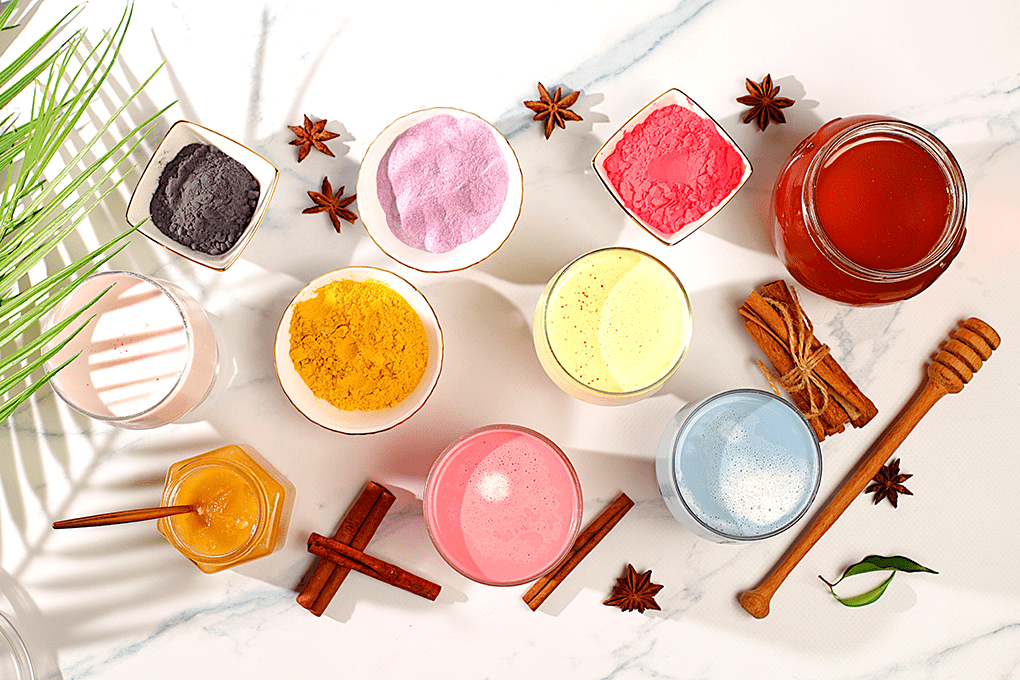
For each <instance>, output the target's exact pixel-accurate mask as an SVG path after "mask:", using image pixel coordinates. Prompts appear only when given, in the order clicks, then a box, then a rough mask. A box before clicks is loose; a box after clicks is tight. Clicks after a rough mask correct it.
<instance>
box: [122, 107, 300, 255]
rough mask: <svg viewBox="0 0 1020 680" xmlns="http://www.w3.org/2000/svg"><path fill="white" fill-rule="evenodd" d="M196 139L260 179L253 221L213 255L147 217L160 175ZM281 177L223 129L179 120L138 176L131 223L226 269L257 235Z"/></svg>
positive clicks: (165, 244) (129, 215)
mask: <svg viewBox="0 0 1020 680" xmlns="http://www.w3.org/2000/svg"><path fill="white" fill-rule="evenodd" d="M195 143H199V144H209V145H211V146H215V147H216V148H218V149H219V150H220V151H222V152H223V153H225V154H227V155H228V156H230V157H231V158H233V159H234V160H236V161H237V162H239V163H240V164H241V165H243V166H244V167H246V168H248V171H249V172H251V174H252V175H254V176H255V179H256V180H258V183H259V201H258V204H256V206H255V212H254V214H253V215H252V216H251V221H249V222H248V226H247V227H246V228H245V230H244V232H242V234H241V237H240V238H239V239H238V240H237V243H235V244H234V246H233V247H232V248H231V249H230V250H228V251H226V252H225V253H221V254H219V255H209V254H208V253H202V252H199V251H197V250H192V249H191V248H189V247H188V246H186V245H183V244H181V243H178V242H177V241H175V240H173V239H172V238H170V237H169V236H167V235H166V234H164V233H163V232H161V231H160V230H159V229H158V228H157V227H156V225H155V224H153V223H152V220H151V219H148V220H146V219H145V218H147V217H149V202H150V201H151V200H152V195H153V193H155V191H156V187H157V186H158V185H159V177H160V175H162V174H163V168H165V167H166V165H167V163H169V162H170V161H172V160H173V159H174V158H175V157H176V156H177V154H178V152H180V150H181V149H183V148H184V147H186V146H187V145H188V144H195ZM279 179H280V171H279V170H277V169H276V166H275V165H273V164H272V163H270V162H269V161H268V160H266V159H265V158H263V157H262V156H260V155H259V154H257V153H255V152H254V151H252V150H251V149H249V148H248V147H246V146H244V145H243V144H240V143H239V142H235V141H234V140H232V139H230V138H229V137H224V136H223V135H221V134H220V133H218V132H214V131H213V130H210V129H209V128H207V127H203V126H201V125H198V124H197V123H191V122H189V121H186V120H179V121H177V122H176V123H174V124H173V125H172V126H171V127H170V130H169V131H168V132H167V133H166V135H165V136H164V137H163V141H161V142H160V143H159V146H157V147H156V151H155V152H154V153H153V154H152V158H150V159H149V163H148V164H147V165H146V166H145V169H144V170H143V171H142V177H141V179H139V180H138V184H137V185H136V186H135V190H134V191H133V192H132V194H131V201H130V202H129V203H128V207H127V215H126V218H127V221H128V224H130V225H131V226H133V227H134V226H138V225H141V226H139V227H138V231H140V232H142V233H143V234H145V235H146V236H147V237H149V238H150V239H152V240H153V241H155V242H156V243H158V244H159V245H161V246H163V247H164V248H166V249H167V250H171V251H173V252H175V253H177V254H178V255H180V256H181V257H185V258H187V259H189V260H191V261H192V262H197V263H198V264H201V265H205V266H206V267H209V268H210V269H216V270H218V271H223V270H225V269H226V268H227V267H229V266H230V265H232V264H234V262H235V261H236V260H237V258H238V257H240V256H241V251H242V250H244V247H245V246H246V245H248V242H249V241H251V237H252V236H254V235H255V230H256V229H258V227H259V223H260V222H262V218H263V217H264V216H265V214H266V210H267V209H268V208H269V201H270V200H271V199H272V198H273V192H274V191H275V190H276V184H277V182H278V181H279ZM143 221H144V222H143Z"/></svg>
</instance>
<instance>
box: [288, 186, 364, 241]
mask: <svg viewBox="0 0 1020 680" xmlns="http://www.w3.org/2000/svg"><path fill="white" fill-rule="evenodd" d="M343 195H344V187H340V190H339V191H338V192H336V195H334V194H333V187H332V186H330V183H329V178H328V177H323V178H322V193H319V192H318V191H309V192H308V197H309V198H311V199H312V201H313V202H314V203H315V205H313V206H312V207H311V208H305V209H304V210H302V211H301V214H302V215H311V214H314V213H320V212H324V213H329V221H330V222H332V223H333V228H334V229H336V233H338V234H339V233H340V218H341V217H342V218H343V219H345V220H347V221H348V222H350V223H351V224H354V220H356V219H358V216H357V215H355V214H354V212H353V211H351V210H348V209H347V206H349V205H350V204H351V203H354V199H356V198H357V197H358V195H357V194H351V195H350V196H348V197H347V198H343Z"/></svg>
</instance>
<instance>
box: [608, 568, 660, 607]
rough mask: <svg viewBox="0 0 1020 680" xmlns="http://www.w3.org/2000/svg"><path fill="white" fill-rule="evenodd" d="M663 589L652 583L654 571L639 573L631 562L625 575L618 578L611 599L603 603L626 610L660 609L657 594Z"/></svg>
mask: <svg viewBox="0 0 1020 680" xmlns="http://www.w3.org/2000/svg"><path fill="white" fill-rule="evenodd" d="M660 590H662V586H660V585H657V584H655V583H652V572H651V571H646V572H644V573H643V574H638V573H637V570H636V569H634V567H633V566H632V565H630V564H628V565H627V570H626V571H625V572H624V573H623V576H621V577H620V578H618V579H616V585H615V586H613V592H612V593H611V594H610V595H609V599H608V600H606V601H605V602H603V603H602V604H605V605H609V606H610V607H619V608H620V609H622V610H623V611H625V612H629V611H632V610H634V609H636V610H638V611H639V612H644V610H646V609H659V605H658V604H656V602H655V594H656V593H657V592H659V591H660Z"/></svg>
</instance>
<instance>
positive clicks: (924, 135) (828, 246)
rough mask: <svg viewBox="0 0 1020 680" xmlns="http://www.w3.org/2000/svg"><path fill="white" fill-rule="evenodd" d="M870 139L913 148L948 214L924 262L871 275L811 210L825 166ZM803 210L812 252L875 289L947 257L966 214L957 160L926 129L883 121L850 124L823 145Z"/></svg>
mask: <svg viewBox="0 0 1020 680" xmlns="http://www.w3.org/2000/svg"><path fill="white" fill-rule="evenodd" d="M869 137H874V138H878V139H882V138H886V139H888V138H895V139H898V140H901V141H907V142H910V143H913V144H915V145H916V146H918V147H919V148H920V149H921V150H923V151H925V152H926V153H927V154H928V155H929V156H931V158H932V160H934V161H935V163H936V164H937V165H938V168H939V170H941V172H942V176H943V177H944V178H945V182H946V188H947V190H948V192H949V199H950V208H951V209H950V211H949V214H948V215H947V217H946V223H945V225H944V227H943V230H942V235H941V236H940V238H939V240H938V243H937V244H936V245H935V247H934V248H932V251H931V252H930V253H928V255H927V256H925V258H924V259H922V260H921V261H919V262H917V263H916V264H913V265H911V266H909V267H904V268H900V269H874V268H871V267H866V266H864V265H861V264H858V263H857V262H854V261H853V260H851V259H850V258H849V257H847V256H846V255H845V254H844V253H843V252H842V251H841V250H839V248H837V247H836V246H835V244H833V242H832V240H831V239H830V238H829V236H828V234H826V233H825V229H824V227H822V224H821V222H820V220H819V219H818V214H817V211H816V210H815V200H816V197H815V192H816V187H817V183H818V178H819V175H820V174H821V171H822V168H824V167H825V164H826V163H827V162H828V161H829V160H830V159H831V158H833V156H834V155H835V154H836V153H838V152H840V151H842V150H843V148H844V147H845V146H847V145H848V144H851V143H853V142H855V141H858V140H861V139H864V138H869ZM801 209H802V214H803V216H804V225H805V227H806V228H807V233H808V236H809V237H810V238H811V241H812V242H813V243H814V245H815V247H816V248H817V249H818V250H819V251H820V252H821V253H822V255H823V256H825V258H826V259H827V260H828V261H829V262H830V263H831V264H833V265H834V266H836V267H837V268H839V269H841V270H842V271H843V272H844V273H846V274H849V275H850V276H854V277H857V278H859V279H864V280H867V281H873V282H877V283H895V282H901V281H906V280H909V279H911V278H913V277H915V276H918V275H919V274H922V273H924V272H926V271H928V270H930V269H932V268H933V267H936V266H938V265H939V263H940V262H941V261H942V260H943V259H944V258H945V257H946V256H947V255H948V254H949V252H950V251H951V250H952V249H953V247H954V246H955V245H956V244H957V243H958V241H959V240H960V238H961V237H962V235H963V233H964V221H965V218H966V214H967V186H966V181H965V179H964V177H963V171H962V170H961V169H960V166H959V164H958V163H957V161H956V158H955V157H954V156H953V153H952V152H951V151H950V150H949V148H948V147H947V146H946V145H945V144H943V143H942V142H941V141H940V140H939V139H938V138H937V137H936V136H935V135H933V134H932V133H930V132H928V131H927V130H925V129H924V128H922V127H920V126H917V125H914V124H913V123H908V122H906V121H901V120H896V119H892V118H885V119H880V120H867V121H862V122H859V123H854V124H852V125H850V126H849V127H847V128H846V129H844V130H841V131H840V132H838V133H836V134H835V135H834V136H833V137H832V138H831V139H829V140H828V141H826V142H825V143H824V144H823V145H822V147H821V148H820V149H819V150H818V152H817V153H816V154H815V155H814V157H813V158H812V159H811V163H810V165H809V166H808V169H807V173H806V175H805V178H804V186H803V189H802V191H801Z"/></svg>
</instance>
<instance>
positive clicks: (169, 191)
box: [127, 120, 280, 271]
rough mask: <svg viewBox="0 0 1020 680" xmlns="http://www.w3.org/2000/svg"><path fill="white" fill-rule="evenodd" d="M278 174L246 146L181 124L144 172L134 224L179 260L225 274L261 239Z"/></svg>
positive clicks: (133, 207) (131, 210) (132, 206)
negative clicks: (261, 225)
mask: <svg viewBox="0 0 1020 680" xmlns="http://www.w3.org/2000/svg"><path fill="white" fill-rule="evenodd" d="M279 176H280V173H279V171H278V170H277V169H276V167H275V166H274V165H273V164H272V163H270V162H269V161H268V160H266V159H265V158H263V157H262V156H260V155H259V154H257V153H255V152H254V151H252V150H251V149H249V148H248V147H246V146H244V145H243V144H240V143H238V142H235V141H234V140H232V139H230V138H228V137H224V136H223V135H221V134H219V133H217V132H214V131H213V130H210V129H209V128H206V127H203V126H201V125H198V124H196V123H191V122H188V121H183V120H181V121H177V122H176V123H174V124H173V126H172V127H171V128H170V130H169V132H167V133H166V136H165V137H163V141H161V142H160V143H159V146H158V147H156V151H155V153H153V155H152V159H150V160H149V164H148V165H147V166H146V167H145V170H144V171H143V172H142V177H141V179H139V181H138V185H137V186H136V187H135V190H134V193H133V194H132V195H131V201H130V202H129V203H128V208H127V221H128V223H129V224H131V225H132V226H138V230H139V231H141V232H142V233H143V234H145V235H146V236H147V237H148V238H150V239H151V240H153V241H155V242H156V243H158V244H160V245H161V246H164V247H165V248H167V249H169V250H172V251H173V252H175V253H177V254H178V255H181V256H183V257H186V258H187V259H189V260H191V261H193V262H197V263H199V264H202V265H205V266H206V267H209V268H211V269H217V270H220V271H222V270H224V269H226V268H227V267H229V266H230V265H232V264H233V263H234V262H235V261H236V260H237V258H238V257H239V256H240V255H241V251H242V250H244V247H245V246H246V245H247V244H248V242H249V241H250V240H251V238H252V236H253V235H254V234H255V230H256V229H257V228H258V226H259V223H260V222H261V221H262V217H263V216H264V215H265V213H266V209H267V208H268V206H269V201H270V199H271V198H272V196H273V191H274V190H275V189H276V183H277V181H278V180H279ZM146 218H149V219H146Z"/></svg>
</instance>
